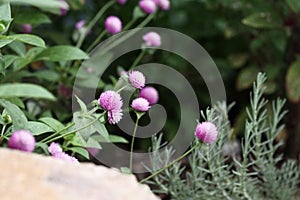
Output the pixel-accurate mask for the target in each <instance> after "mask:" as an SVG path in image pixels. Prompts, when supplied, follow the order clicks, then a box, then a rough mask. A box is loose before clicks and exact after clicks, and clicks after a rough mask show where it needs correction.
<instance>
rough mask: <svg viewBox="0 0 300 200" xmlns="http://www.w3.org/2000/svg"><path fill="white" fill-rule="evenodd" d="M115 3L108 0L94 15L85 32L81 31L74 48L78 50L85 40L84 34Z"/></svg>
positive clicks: (113, 0) (112, 0)
mask: <svg viewBox="0 0 300 200" xmlns="http://www.w3.org/2000/svg"><path fill="white" fill-rule="evenodd" d="M114 3H115V0H110V1H109V2H107V3H106V4H105V5H104V6H103V7H102V8H101V9H100V10H99V11H98V13H97V14H96V15H95V17H94V18H93V19H92V20H91V22H90V23H89V24H88V25H87V27H86V31H83V32H82V33H81V34H80V36H79V39H78V42H77V44H76V47H78V48H80V47H81V45H82V43H83V41H84V39H85V38H86V33H88V32H89V31H90V30H91V29H92V28H93V27H94V26H95V24H96V23H97V22H98V20H99V19H100V18H101V17H102V15H103V14H104V13H105V11H106V10H107V9H109V8H110V7H111V6H112V5H113V4H114Z"/></svg>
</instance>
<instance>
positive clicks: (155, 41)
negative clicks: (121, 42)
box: [143, 32, 161, 47]
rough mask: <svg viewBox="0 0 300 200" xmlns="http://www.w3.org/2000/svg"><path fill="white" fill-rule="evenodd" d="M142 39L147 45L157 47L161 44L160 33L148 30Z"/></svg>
mask: <svg viewBox="0 0 300 200" xmlns="http://www.w3.org/2000/svg"><path fill="white" fill-rule="evenodd" d="M143 40H144V42H145V43H146V45H147V46H148V47H159V46H160V45H161V38H160V35H159V34H158V33H156V32H149V33H147V34H145V35H144V36H143Z"/></svg>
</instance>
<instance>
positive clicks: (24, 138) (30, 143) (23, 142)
mask: <svg viewBox="0 0 300 200" xmlns="http://www.w3.org/2000/svg"><path fill="white" fill-rule="evenodd" d="M34 146H35V139H34V137H33V135H32V133H30V132H29V131H26V130H17V131H15V132H13V133H12V135H11V137H10V138H9V140H8V147H9V148H11V149H18V150H21V151H26V152H32V151H33V150H34Z"/></svg>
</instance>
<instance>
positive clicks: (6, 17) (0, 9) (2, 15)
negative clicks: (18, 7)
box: [0, 3, 12, 33]
mask: <svg viewBox="0 0 300 200" xmlns="http://www.w3.org/2000/svg"><path fill="white" fill-rule="evenodd" d="M11 21H12V18H11V12H10V5H9V3H2V4H0V33H5V32H6V31H7V30H8V28H9V25H10V23H11Z"/></svg>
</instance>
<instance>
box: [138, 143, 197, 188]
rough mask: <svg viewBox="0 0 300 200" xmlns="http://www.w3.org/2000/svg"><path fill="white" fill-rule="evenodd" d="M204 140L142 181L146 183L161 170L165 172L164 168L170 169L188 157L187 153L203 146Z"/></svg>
mask: <svg viewBox="0 0 300 200" xmlns="http://www.w3.org/2000/svg"><path fill="white" fill-rule="evenodd" d="M201 145H202V142H199V143H198V144H196V145H195V146H193V147H192V148H191V149H190V150H188V151H187V152H185V153H184V154H182V155H181V156H180V157H178V158H177V159H175V160H174V161H173V162H171V163H170V164H168V165H166V166H165V167H163V168H161V169H160V170H157V171H156V172H154V173H153V174H151V175H150V176H148V177H146V178H144V179H142V180H141V181H140V183H144V182H146V181H148V180H150V179H151V178H153V177H155V176H157V175H158V174H160V173H161V172H163V171H164V170H166V169H168V168H169V167H171V166H172V165H174V164H175V163H176V162H178V161H180V160H181V159H183V158H184V157H186V156H187V155H189V154H190V153H191V152H192V151H194V150H195V149H196V148H199V147H201Z"/></svg>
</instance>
